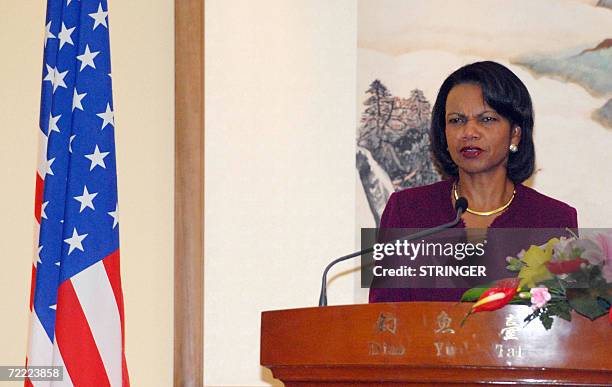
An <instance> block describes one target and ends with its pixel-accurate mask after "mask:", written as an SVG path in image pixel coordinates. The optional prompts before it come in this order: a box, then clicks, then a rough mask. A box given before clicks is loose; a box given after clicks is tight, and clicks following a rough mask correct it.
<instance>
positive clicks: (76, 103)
mask: <svg viewBox="0 0 612 387" xmlns="http://www.w3.org/2000/svg"><path fill="white" fill-rule="evenodd" d="M86 95H87V93H83V94H79V92H78V91H77V89H76V87H75V88H74V94H73V95H72V111H74V109H79V110H81V111H83V104H82V102H81V101H83V98H85V96H86Z"/></svg>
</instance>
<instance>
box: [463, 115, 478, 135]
mask: <svg viewBox="0 0 612 387" xmlns="http://www.w3.org/2000/svg"><path fill="white" fill-rule="evenodd" d="M462 137H463V139H465V140H477V139H479V138H480V128H479V127H478V121H477V120H476V119H474V118H471V119H468V120H467V122H466V123H465V125H464V126H463V136H462Z"/></svg>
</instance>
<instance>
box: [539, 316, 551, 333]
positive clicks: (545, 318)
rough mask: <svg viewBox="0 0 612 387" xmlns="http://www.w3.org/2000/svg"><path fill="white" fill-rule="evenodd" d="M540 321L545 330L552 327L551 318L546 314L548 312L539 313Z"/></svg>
mask: <svg viewBox="0 0 612 387" xmlns="http://www.w3.org/2000/svg"><path fill="white" fill-rule="evenodd" d="M540 321H541V322H542V325H544V328H546V330H549V329H550V328H552V323H553V318H552V317H550V316H549V315H548V313H542V314H540Z"/></svg>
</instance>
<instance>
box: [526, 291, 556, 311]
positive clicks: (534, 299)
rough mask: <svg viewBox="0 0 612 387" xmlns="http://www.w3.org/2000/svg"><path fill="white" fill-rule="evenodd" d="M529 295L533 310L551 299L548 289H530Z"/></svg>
mask: <svg viewBox="0 0 612 387" xmlns="http://www.w3.org/2000/svg"><path fill="white" fill-rule="evenodd" d="M529 293H530V294H531V308H532V309H534V310H535V309H539V308H541V307H543V306H544V305H546V303H547V302H548V301H550V298H551V296H550V293H549V292H548V288H545V287H542V288H532V289H531V290H529Z"/></svg>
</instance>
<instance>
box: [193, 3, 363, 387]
mask: <svg viewBox="0 0 612 387" xmlns="http://www.w3.org/2000/svg"><path fill="white" fill-rule="evenodd" d="M355 7H356V3H355V2H354V1H352V0H343V1H327V0H317V1H313V0H292V1H285V0H276V1H271V0H266V1H263V0H262V1H249V0H242V1H225V0H207V1H206V10H205V15H206V22H205V25H206V33H205V38H206V60H205V62H206V66H205V71H206V142H205V144H206V174H205V176H206V192H205V202H206V206H205V207H206V220H205V221H206V229H205V230H206V236H205V262H206V263H205V322H204V334H205V338H204V351H205V353H204V359H205V360H204V362H205V363H204V365H205V367H204V374H205V384H207V385H241V386H243V385H267V384H268V383H267V381H269V380H270V379H269V378H270V376H269V374H268V373H266V372H263V373H262V370H261V369H260V367H259V320H260V313H261V311H263V310H270V309H283V308H296V307H304V306H314V305H316V302H317V299H318V292H319V283H320V276H321V271H322V269H323V267H324V266H325V264H326V263H327V262H328V261H329V260H331V258H333V257H337V256H340V255H344V254H347V253H349V252H350V251H351V250H353V248H354V243H355V238H354V231H353V230H354V227H355V218H354V215H353V214H354V211H355V197H354V196H355V191H354V187H355V179H356V177H355V174H356V172H355V167H354V165H355V147H354V144H353V141H352V140H351V139H353V138H354V136H355V127H356V122H355V113H354V110H355V107H354V101H355V94H354V93H355V92H354V90H355V79H356V73H355V63H356V8H355ZM349 267H351V265H350V264H344V265H340V266H339V267H338V268H337V270H335V271H334V273H332V276H333V275H334V274H336V273H338V272H341V271H343V269H346V268H349ZM354 281H355V276H352V275H347V276H343V277H341V278H338V279H337V280H335V281H333V282H332V283H331V285H330V288H329V301H330V304H347V303H353V302H354Z"/></svg>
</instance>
